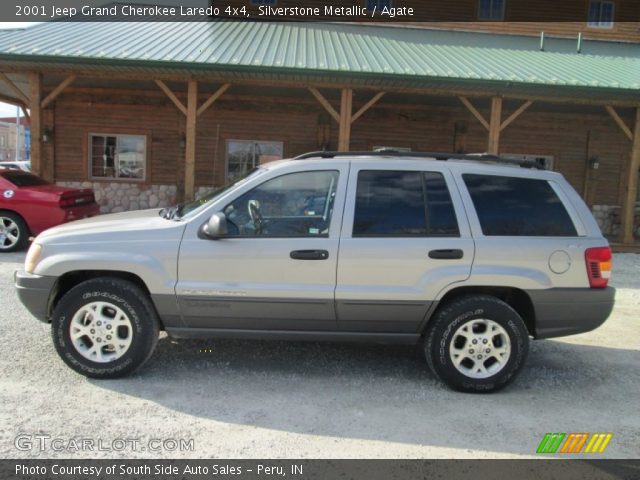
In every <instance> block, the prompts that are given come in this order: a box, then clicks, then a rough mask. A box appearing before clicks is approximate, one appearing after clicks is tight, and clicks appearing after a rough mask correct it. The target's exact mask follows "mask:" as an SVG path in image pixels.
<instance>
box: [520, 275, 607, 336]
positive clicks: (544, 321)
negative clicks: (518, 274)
mask: <svg viewBox="0 0 640 480" xmlns="http://www.w3.org/2000/svg"><path fill="white" fill-rule="evenodd" d="M615 292H616V291H615V289H614V288H612V287H607V288H602V289H600V288H550V289H548V290H527V293H528V294H529V297H530V298H531V301H532V302H533V308H534V310H535V315H536V327H535V338H552V337H564V336H566V335H575V334H577V333H584V332H589V331H591V330H594V329H596V328H598V327H599V326H600V325H602V324H603V323H604V322H605V320H606V319H607V318H609V315H610V314H611V311H612V310H613V304H614V299H615Z"/></svg>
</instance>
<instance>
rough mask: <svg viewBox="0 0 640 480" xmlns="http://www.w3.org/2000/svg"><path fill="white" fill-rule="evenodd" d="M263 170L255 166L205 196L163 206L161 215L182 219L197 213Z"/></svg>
mask: <svg viewBox="0 0 640 480" xmlns="http://www.w3.org/2000/svg"><path fill="white" fill-rule="evenodd" d="M262 172H264V170H263V169H261V168H254V169H252V170H250V171H248V172H247V173H246V174H245V175H243V176H242V177H240V178H236V179H234V180H233V181H232V182H230V183H228V184H227V185H225V186H223V187H218V188H216V189H215V190H213V191H211V192H209V193H208V194H207V195H205V196H204V197H202V198H199V199H197V200H194V201H193V202H189V203H179V204H177V205H174V206H173V207H168V208H163V209H162V210H160V215H161V216H162V217H164V218H168V219H180V218H185V217H190V216H193V215H197V214H198V213H199V212H200V211H202V209H203V208H205V207H206V206H207V205H208V204H209V203H211V202H212V201H214V200H215V199H216V198H218V197H219V196H221V195H223V194H224V193H226V192H227V191H229V190H231V189H232V188H235V187H237V186H240V185H242V184H243V183H244V182H246V181H247V180H249V178H251V177H252V176H254V175H259V174H260V173H262Z"/></svg>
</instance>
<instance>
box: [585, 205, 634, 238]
mask: <svg viewBox="0 0 640 480" xmlns="http://www.w3.org/2000/svg"><path fill="white" fill-rule="evenodd" d="M591 211H592V213H593V216H594V217H595V219H596V222H598V225H599V226H600V230H602V234H603V235H605V236H606V237H617V236H618V235H619V233H620V222H621V216H622V207H620V206H618V205H594V206H593V208H592V210H591ZM633 231H634V235H635V237H636V238H640V205H639V204H636V212H635V217H634V222H633Z"/></svg>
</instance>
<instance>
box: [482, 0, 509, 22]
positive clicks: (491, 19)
mask: <svg viewBox="0 0 640 480" xmlns="http://www.w3.org/2000/svg"><path fill="white" fill-rule="evenodd" d="M481 1H482V0H478V13H477V17H478V20H481V21H483V22H502V21H504V20H505V18H506V14H507V0H502V11H501V12H500V17H499V18H496V17H493V16H492V15H491V14H492V13H493V2H494V1H495V0H489V1H490V2H491V8H490V10H491V12H490V14H489V17H486V18H485V17H482V16H481V14H480V12H481V8H480V2H481Z"/></svg>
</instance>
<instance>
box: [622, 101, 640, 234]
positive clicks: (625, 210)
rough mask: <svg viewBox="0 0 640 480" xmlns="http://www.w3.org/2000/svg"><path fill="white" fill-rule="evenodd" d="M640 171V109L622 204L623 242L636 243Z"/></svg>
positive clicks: (637, 113)
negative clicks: (635, 218)
mask: <svg viewBox="0 0 640 480" xmlns="http://www.w3.org/2000/svg"><path fill="white" fill-rule="evenodd" d="M639 170H640V108H636V124H635V127H634V129H633V145H632V147H631V158H630V159H629V169H628V170H627V191H626V195H625V197H624V199H623V202H624V203H623V204H622V241H623V243H625V244H631V243H633V242H634V240H635V239H634V237H635V236H634V231H633V227H634V225H633V219H634V217H635V213H636V199H637V198H638V171H639Z"/></svg>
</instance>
